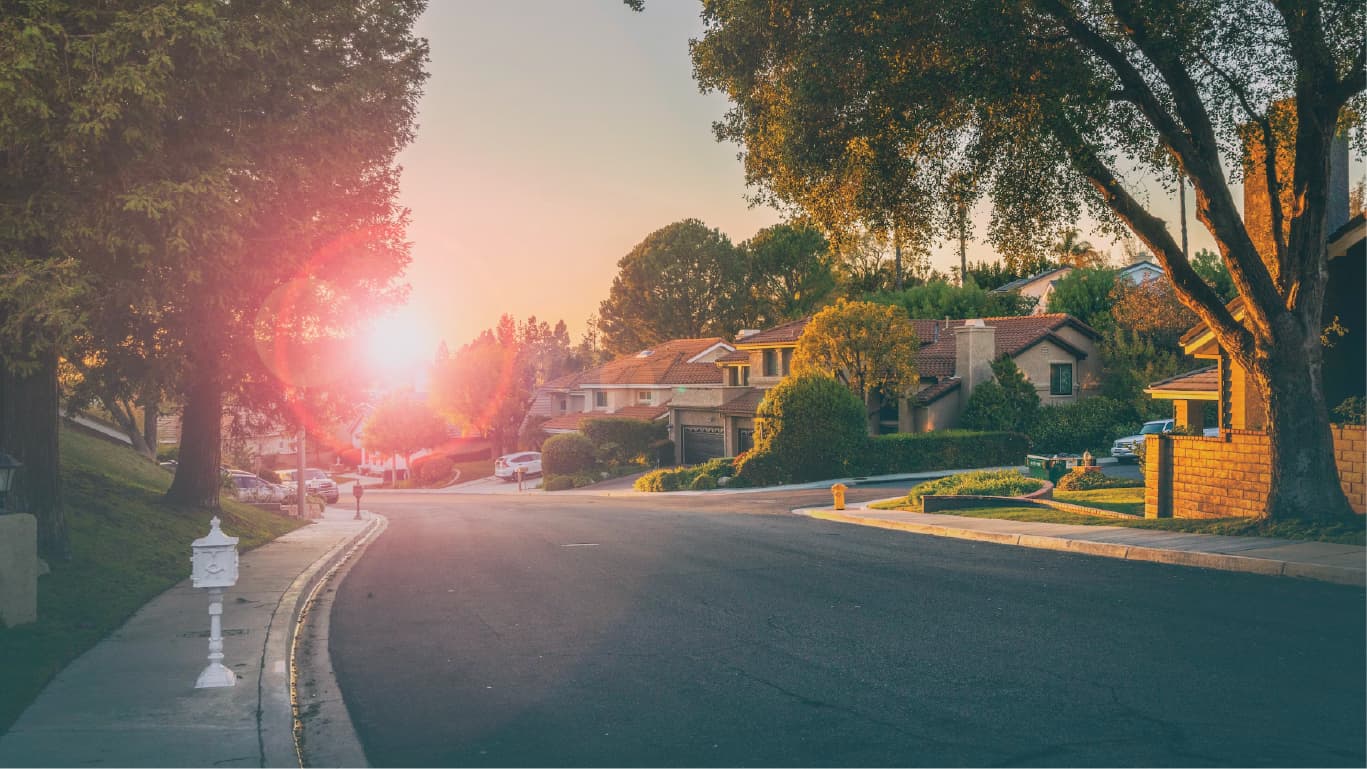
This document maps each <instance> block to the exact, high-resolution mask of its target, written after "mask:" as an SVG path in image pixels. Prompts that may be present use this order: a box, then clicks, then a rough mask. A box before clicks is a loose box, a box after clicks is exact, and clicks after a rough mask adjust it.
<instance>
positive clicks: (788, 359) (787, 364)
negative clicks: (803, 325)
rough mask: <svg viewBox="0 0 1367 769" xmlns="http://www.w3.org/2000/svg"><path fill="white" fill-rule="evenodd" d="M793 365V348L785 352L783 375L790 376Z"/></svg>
mask: <svg viewBox="0 0 1367 769" xmlns="http://www.w3.org/2000/svg"><path fill="white" fill-rule="evenodd" d="M792 364H793V349H792V348H791V347H789V348H787V349H785V350H784V351H783V375H784V376H788V369H789V368H791V367H792Z"/></svg>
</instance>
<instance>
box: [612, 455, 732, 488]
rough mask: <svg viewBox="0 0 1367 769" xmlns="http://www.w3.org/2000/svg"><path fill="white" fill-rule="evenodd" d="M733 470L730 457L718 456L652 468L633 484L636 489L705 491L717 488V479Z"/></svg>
mask: <svg viewBox="0 0 1367 769" xmlns="http://www.w3.org/2000/svg"><path fill="white" fill-rule="evenodd" d="M734 472H735V469H734V466H733V462H732V460H731V458H730V457H718V458H716V459H709V460H707V461H706V462H703V463H702V464H698V465H693V466H692V467H678V468H674V469H672V470H666V469H661V470H652V471H651V472H648V473H646V474H645V475H643V476H641V477H640V478H637V479H636V483H635V484H633V486H634V488H635V489H636V490H637V491H678V490H680V489H692V490H694V491H705V490H708V489H715V488H717V485H718V484H717V479H719V478H722V477H726V476H730V475H732V474H733V473H734Z"/></svg>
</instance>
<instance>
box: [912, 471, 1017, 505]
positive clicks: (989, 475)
mask: <svg viewBox="0 0 1367 769" xmlns="http://www.w3.org/2000/svg"><path fill="white" fill-rule="evenodd" d="M1043 487H1044V481H1041V480H1040V479H1038V478H1030V477H1028V476H1025V475H1021V473H1020V471H1019V470H978V471H976V472H972V473H959V474H958V475H950V476H947V477H944V478H936V479H935V480H933V481H926V482H925V483H922V484H920V485H917V486H913V487H912V489H911V491H910V492H909V493H908V494H907V503H908V504H909V505H911V506H912V507H913V508H916V509H920V507H921V497H923V496H925V495H927V494H950V495H961V494H967V495H979V494H981V495H987V496H994V497H1018V496H1021V495H1022V494H1029V493H1030V492H1032V491H1039V490H1040V489H1041V488H1043Z"/></svg>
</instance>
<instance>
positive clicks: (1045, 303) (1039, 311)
mask: <svg viewBox="0 0 1367 769" xmlns="http://www.w3.org/2000/svg"><path fill="white" fill-rule="evenodd" d="M1072 271H1073V268H1072V267H1069V266H1067V265H1064V266H1062V267H1050V268H1049V269H1047V270H1041V271H1039V272H1037V273H1035V274H1034V275H1027V276H1025V277H1024V278H1017V279H1016V280H1013V281H1011V282H1010V283H1004V284H1002V285H1000V286H997V287H996V288H994V289H992V291H991V293H994V294H1005V293H1009V292H1012V291H1014V292H1016V293H1017V294H1020V295H1021V296H1028V297H1031V298H1033V299H1034V300H1035V309H1034V313H1035V314H1036V315H1043V314H1044V313H1045V311H1047V310H1048V309H1049V295H1050V294H1052V293H1053V292H1054V284H1055V283H1058V282H1059V281H1060V280H1062V279H1063V278H1064V276H1066V275H1067V274H1068V273H1070V272H1072Z"/></svg>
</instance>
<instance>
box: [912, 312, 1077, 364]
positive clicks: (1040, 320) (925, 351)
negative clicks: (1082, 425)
mask: <svg viewBox="0 0 1367 769" xmlns="http://www.w3.org/2000/svg"><path fill="white" fill-rule="evenodd" d="M967 322H968V321H967V320H951V321H949V322H948V324H946V322H945V321H930V320H914V321H912V323H913V324H914V325H915V326H916V335H917V336H918V337H920V339H921V352H920V354H919V355H918V356H917V359H916V369H917V371H918V372H919V373H920V374H921V376H923V377H935V378H937V379H943V378H945V377H950V376H953V375H954V361H955V357H956V353H957V349H956V344H955V337H956V334H955V333H954V330H955V329H957V328H961V327H962V326H963V325H964V324H965V323H967ZM983 322H984V323H985V324H986V325H989V326H991V327H992V328H994V329H996V332H995V334H994V338H995V340H996V356H995V357H998V358H1000V357H1001V356H1003V355H1009V356H1011V357H1015V356H1017V355H1019V354H1021V353H1022V352H1024V351H1025V350H1027V349H1029V348H1031V347H1033V346H1035V345H1036V344H1038V343H1040V342H1042V341H1044V340H1045V339H1048V340H1050V341H1052V342H1054V343H1055V344H1058V345H1060V346H1062V347H1065V348H1067V349H1069V350H1072V351H1073V352H1074V353H1076V354H1078V355H1079V356H1083V357H1085V355H1086V353H1085V352H1084V351H1082V350H1079V349H1078V348H1077V347H1076V346H1075V345H1073V344H1072V343H1070V342H1068V341H1067V340H1066V339H1064V338H1062V337H1060V336H1058V335H1057V334H1056V333H1055V332H1056V331H1058V330H1060V329H1062V328H1063V327H1064V326H1071V327H1073V328H1075V329H1077V330H1078V331H1081V332H1082V333H1083V334H1085V335H1086V336H1089V337H1092V338H1093V339H1099V338H1101V335H1100V334H1099V333H1097V332H1096V330H1095V329H1093V328H1092V327H1091V326H1088V325H1087V324H1086V323H1083V322H1082V321H1080V320H1078V319H1077V318H1074V317H1073V316H1071V315H1065V314H1063V313H1053V314H1048V315H1023V316H1020V317H1007V318H983Z"/></svg>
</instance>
